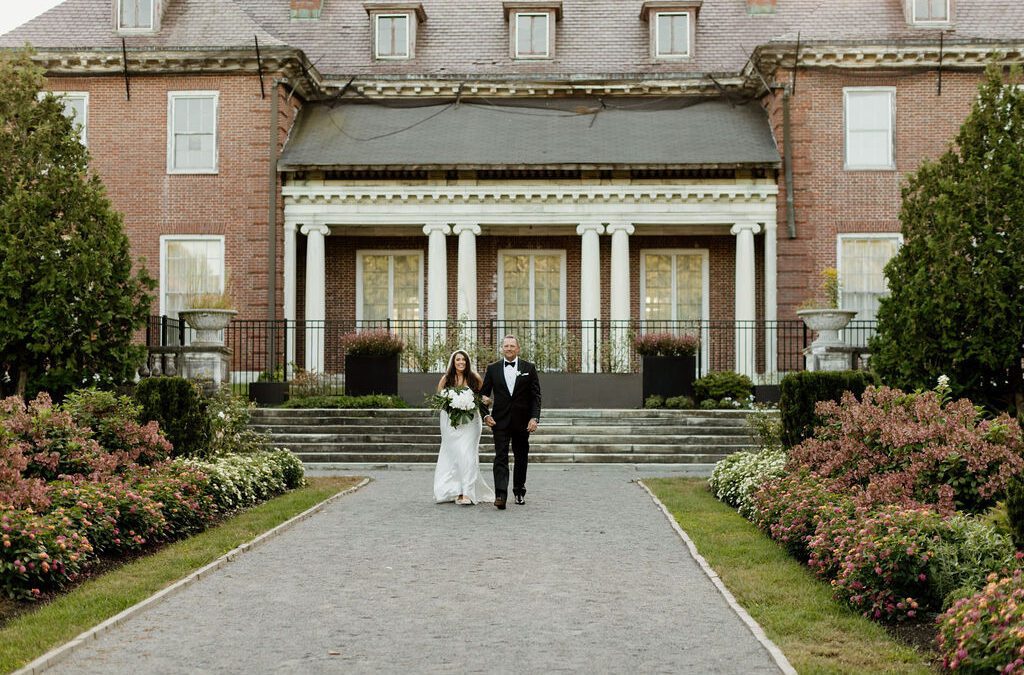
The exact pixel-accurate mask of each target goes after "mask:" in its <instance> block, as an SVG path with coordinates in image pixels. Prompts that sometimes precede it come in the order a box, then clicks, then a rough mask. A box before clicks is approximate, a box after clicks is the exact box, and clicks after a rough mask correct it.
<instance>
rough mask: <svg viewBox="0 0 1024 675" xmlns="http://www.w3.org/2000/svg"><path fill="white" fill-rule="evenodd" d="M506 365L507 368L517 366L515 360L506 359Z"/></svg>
mask: <svg viewBox="0 0 1024 675" xmlns="http://www.w3.org/2000/svg"><path fill="white" fill-rule="evenodd" d="M505 367H506V368H515V367H516V362H515V361H506V362H505Z"/></svg>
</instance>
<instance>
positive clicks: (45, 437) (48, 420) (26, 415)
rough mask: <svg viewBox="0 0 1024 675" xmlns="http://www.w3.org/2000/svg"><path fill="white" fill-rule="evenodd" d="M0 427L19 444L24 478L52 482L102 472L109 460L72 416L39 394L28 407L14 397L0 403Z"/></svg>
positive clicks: (47, 397) (43, 394) (46, 396)
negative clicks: (64, 477) (25, 463)
mask: <svg viewBox="0 0 1024 675" xmlns="http://www.w3.org/2000/svg"><path fill="white" fill-rule="evenodd" d="M0 425H2V426H3V427H4V428H5V429H6V430H7V432H8V434H9V439H10V440H11V441H13V442H15V443H20V444H21V446H20V447H21V453H22V455H23V456H24V457H25V458H26V459H27V460H28V463H27V465H25V467H24V468H23V469H22V470H21V473H22V477H24V478H41V479H43V480H55V479H56V478H58V477H60V476H62V475H75V474H90V473H93V472H94V471H97V470H99V471H102V470H104V469H105V464H107V463H108V460H107V459H106V458H105V457H104V454H105V453H104V452H103V448H101V447H100V445H99V443H97V442H96V440H95V439H93V438H92V432H90V431H89V430H88V429H82V428H80V427H78V425H76V424H75V423H74V421H73V420H72V419H71V416H70V415H68V414H67V413H65V412H61V411H60V410H59V409H58V408H57V407H56V406H54V405H53V402H52V401H51V400H50V396H49V394H46V393H41V394H39V396H37V397H36V398H35V400H33V401H32V402H31V403H29V404H28V405H27V406H26V405H25V403H24V402H23V401H22V400H21V399H20V398H18V397H17V396H11V397H9V398H6V399H4V400H3V401H0Z"/></svg>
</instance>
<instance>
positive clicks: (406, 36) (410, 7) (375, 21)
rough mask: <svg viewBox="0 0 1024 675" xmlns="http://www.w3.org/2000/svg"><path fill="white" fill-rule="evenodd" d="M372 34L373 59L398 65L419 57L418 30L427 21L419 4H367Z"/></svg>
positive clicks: (364, 5) (365, 6)
mask: <svg viewBox="0 0 1024 675" xmlns="http://www.w3.org/2000/svg"><path fill="white" fill-rule="evenodd" d="M363 7H364V8H365V9H366V13H367V14H369V16H370V26H371V29H372V30H373V57H374V58H375V59H377V60H380V61H399V60H405V59H412V58H415V56H416V27H417V26H418V24H419V23H421V22H423V21H426V19H427V15H426V13H425V12H424V11H423V5H422V4H420V3H418V2H364V3H363Z"/></svg>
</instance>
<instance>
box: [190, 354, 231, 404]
mask: <svg viewBox="0 0 1024 675" xmlns="http://www.w3.org/2000/svg"><path fill="white" fill-rule="evenodd" d="M230 364H231V350H230V349H228V348H227V347H182V348H181V356H180V362H179V366H178V367H179V371H180V373H181V376H182V377H184V378H186V379H189V380H193V381H196V382H199V383H200V385H201V386H202V387H203V391H204V392H205V393H207V394H212V393H213V392H215V391H217V390H218V389H220V388H221V387H222V386H227V385H228V379H229V375H230V370H229V368H230Z"/></svg>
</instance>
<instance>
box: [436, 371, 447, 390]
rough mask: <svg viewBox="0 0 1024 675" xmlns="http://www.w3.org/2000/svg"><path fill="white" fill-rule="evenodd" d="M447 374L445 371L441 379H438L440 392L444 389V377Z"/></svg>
mask: <svg viewBox="0 0 1024 675" xmlns="http://www.w3.org/2000/svg"><path fill="white" fill-rule="evenodd" d="M447 374H448V373H445V374H444V375H442V376H441V379H440V380H438V381H437V391H438V392H440V391H441V390H442V389H444V378H445V376H447Z"/></svg>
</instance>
